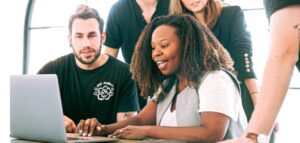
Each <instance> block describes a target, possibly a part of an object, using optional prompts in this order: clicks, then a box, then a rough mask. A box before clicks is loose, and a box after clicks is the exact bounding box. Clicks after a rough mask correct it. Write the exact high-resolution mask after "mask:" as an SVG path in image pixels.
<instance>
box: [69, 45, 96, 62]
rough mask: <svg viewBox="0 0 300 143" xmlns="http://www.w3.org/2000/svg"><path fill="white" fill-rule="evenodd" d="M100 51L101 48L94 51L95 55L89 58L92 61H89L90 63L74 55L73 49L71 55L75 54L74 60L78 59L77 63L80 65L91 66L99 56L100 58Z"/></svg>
mask: <svg viewBox="0 0 300 143" xmlns="http://www.w3.org/2000/svg"><path fill="white" fill-rule="evenodd" d="M100 49H101V48H99V50H98V51H96V54H95V55H94V56H92V57H91V58H92V60H90V61H86V60H84V58H82V57H80V56H79V55H78V54H76V52H75V51H74V49H73V53H74V54H75V57H76V59H78V61H79V62H81V63H82V64H85V65H90V64H93V63H94V62H95V61H96V60H97V59H98V58H99V56H100Z"/></svg>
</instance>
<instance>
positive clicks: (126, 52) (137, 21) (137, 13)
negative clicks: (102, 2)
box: [116, 0, 169, 63]
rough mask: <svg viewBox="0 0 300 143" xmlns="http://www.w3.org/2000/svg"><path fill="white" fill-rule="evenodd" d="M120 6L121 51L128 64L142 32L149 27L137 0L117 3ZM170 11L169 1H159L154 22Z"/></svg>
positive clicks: (153, 16) (125, 0)
mask: <svg viewBox="0 0 300 143" xmlns="http://www.w3.org/2000/svg"><path fill="white" fill-rule="evenodd" d="M117 4H118V5H119V6H117V7H118V8H119V10H118V11H119V12H118V13H119V14H118V17H116V18H119V20H118V21H119V22H120V23H119V27H120V30H121V33H120V34H121V35H122V41H121V45H120V46H121V49H122V53H123V57H124V59H125V61H126V62H127V63H131V57H132V55H133V51H134V47H135V44H136V42H137V40H138V37H139V36H140V34H141V32H142V30H143V29H144V27H145V26H146V25H147V22H146V20H145V19H144V17H143V15H142V10H141V8H140V6H139V5H138V4H137V2H136V0H123V1H119V2H118V3H117ZM168 10H169V0H159V1H158V4H157V6H156V11H155V12H154V14H153V15H152V18H151V19H152V20H153V19H154V18H156V17H158V16H161V15H167V14H168Z"/></svg>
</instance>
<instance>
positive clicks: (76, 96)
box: [39, 54, 139, 124]
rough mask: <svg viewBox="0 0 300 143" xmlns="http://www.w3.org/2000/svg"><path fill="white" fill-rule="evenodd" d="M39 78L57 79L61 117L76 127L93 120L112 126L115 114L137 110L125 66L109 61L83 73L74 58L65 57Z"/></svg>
mask: <svg viewBox="0 0 300 143" xmlns="http://www.w3.org/2000/svg"><path fill="white" fill-rule="evenodd" d="M39 74H56V75H57V77H58V80H59V87H60V93H61V99H62V105H63V112H64V115H66V116H68V117H69V118H71V119H72V120H73V121H74V122H75V123H76V124H77V123H78V122H79V121H80V119H87V118H94V117H95V118H97V119H98V121H99V122H101V123H103V124H110V123H115V122H116V113H117V112H130V111H138V110H139V105H138V100H137V99H138V98H137V89H136V84H135V82H134V81H133V80H132V79H131V74H130V72H129V66H128V64H125V63H122V62H121V61H118V60H117V59H115V58H113V57H109V59H108V60H107V62H106V63H105V64H104V65H102V66H101V67H99V68H96V69H94V70H83V69H81V68H79V67H78V66H77V65H76V63H75V56H74V54H68V55H65V56H63V57H60V58H58V59H56V60H54V61H51V62H49V63H47V64H46V65H45V66H44V67H43V68H42V69H41V70H40V71H39Z"/></svg>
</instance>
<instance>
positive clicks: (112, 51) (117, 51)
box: [104, 47, 119, 58]
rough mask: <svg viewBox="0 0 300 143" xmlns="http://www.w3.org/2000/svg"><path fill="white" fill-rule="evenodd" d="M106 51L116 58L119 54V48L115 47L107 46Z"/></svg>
mask: <svg viewBox="0 0 300 143" xmlns="http://www.w3.org/2000/svg"><path fill="white" fill-rule="evenodd" d="M104 53H105V54H108V55H111V56H113V57H115V58H116V57H117V56H118V53H119V49H115V48H111V47H106V49H105V51H104Z"/></svg>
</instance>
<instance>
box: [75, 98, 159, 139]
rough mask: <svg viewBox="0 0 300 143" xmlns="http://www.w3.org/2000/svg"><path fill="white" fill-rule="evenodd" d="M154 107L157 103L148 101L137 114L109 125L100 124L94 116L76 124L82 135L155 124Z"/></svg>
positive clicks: (104, 133)
mask: <svg viewBox="0 0 300 143" xmlns="http://www.w3.org/2000/svg"><path fill="white" fill-rule="evenodd" d="M156 108H157V104H156V103H154V102H150V103H148V104H147V105H146V106H145V107H144V108H143V110H142V111H141V112H139V114H138V115H136V116H133V117H130V118H127V119H125V120H123V121H120V122H117V123H114V124H110V125H102V124H101V123H99V122H98V121H97V119H96V118H93V119H87V120H81V121H80V123H79V124H78V130H79V131H80V132H79V133H80V134H81V135H83V136H86V135H88V136H91V135H108V134H111V133H113V132H115V131H116V130H117V129H120V128H124V127H126V126H128V125H155V121H156Z"/></svg>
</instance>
